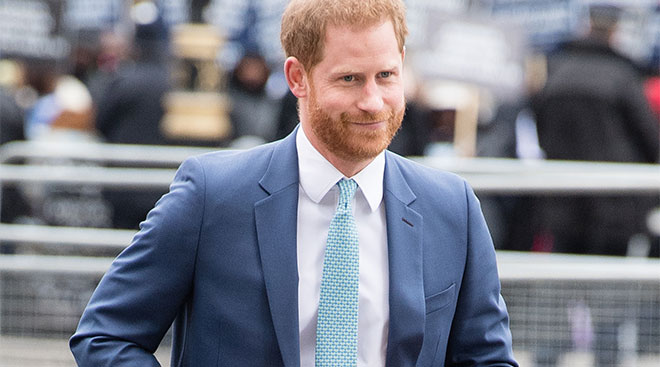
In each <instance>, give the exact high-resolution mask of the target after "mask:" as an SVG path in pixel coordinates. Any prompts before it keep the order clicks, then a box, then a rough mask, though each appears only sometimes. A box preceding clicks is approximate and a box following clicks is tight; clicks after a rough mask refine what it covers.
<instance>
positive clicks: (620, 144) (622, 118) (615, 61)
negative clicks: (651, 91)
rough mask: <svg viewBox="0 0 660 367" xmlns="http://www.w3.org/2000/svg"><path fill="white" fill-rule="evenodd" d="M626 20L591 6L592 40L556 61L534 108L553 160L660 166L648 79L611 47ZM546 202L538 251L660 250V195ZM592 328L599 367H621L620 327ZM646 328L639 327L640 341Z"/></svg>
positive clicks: (602, 323)
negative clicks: (655, 214) (656, 217)
mask: <svg viewBox="0 0 660 367" xmlns="http://www.w3.org/2000/svg"><path fill="white" fill-rule="evenodd" d="M620 13H621V9H619V8H618V7H616V6H612V5H600V4H595V5H592V6H591V7H590V9H589V16H590V21H591V27H590V31H589V33H588V35H587V37H585V38H583V39H578V40H575V41H573V42H570V43H568V44H566V45H565V46H564V47H562V48H561V49H560V50H559V51H558V52H557V53H556V54H553V55H550V57H549V65H548V66H549V68H548V71H549V72H548V80H547V83H546V85H545V87H544V88H543V90H542V91H541V92H540V93H539V94H538V95H536V96H535V98H534V102H533V108H534V112H535V115H536V121H537V127H538V136H539V142H540V145H541V147H542V148H543V150H544V152H545V154H546V157H547V158H548V159H563V160H581V161H607V162H626V163H657V162H658V154H659V141H660V135H659V132H658V130H659V129H658V121H657V119H656V118H655V116H654V115H653V112H652V111H651V108H650V107H649V104H648V101H647V99H646V96H645V94H644V86H643V75H642V74H641V73H640V69H638V68H637V66H636V65H635V64H633V62H632V61H630V60H629V59H627V58H626V57H624V56H622V55H621V54H619V53H618V52H616V51H615V50H614V49H613V48H612V46H611V45H610V43H611V40H612V36H613V34H614V32H615V30H616V26H617V22H618V19H619V16H620ZM541 200H542V202H541V205H539V206H537V209H538V211H539V218H540V221H541V226H542V227H541V228H540V232H539V233H538V234H537V237H536V240H537V241H536V243H535V246H539V247H541V248H543V249H548V250H551V251H554V252H561V253H577V254H592V255H617V256H623V255H634V256H647V255H649V254H650V253H651V252H652V251H654V249H657V238H655V239H654V238H653V237H652V236H651V235H650V234H648V230H647V228H646V216H647V215H648V213H649V211H650V210H651V209H652V208H654V207H656V206H657V205H658V195H657V194H655V195H647V196H641V195H610V194H607V195H601V194H598V195H591V196H578V195H574V196H570V197H560V196H559V197H558V196H551V197H547V198H545V199H541ZM643 310H644V308H642V311H643ZM630 312H633V313H636V312H639V310H630ZM593 323H594V331H593V333H594V337H595V338H594V347H595V351H596V356H595V359H596V364H595V365H596V366H597V367H605V366H618V365H619V363H620V362H621V361H620V358H621V353H619V350H620V348H621V343H622V341H621V336H620V330H621V325H619V324H618V323H617V321H616V319H615V318H611V317H597V316H594V319H593ZM647 327H648V325H639V331H640V333H643V332H644V330H645V328H647ZM640 335H642V334H640ZM644 340H645V339H644V338H643V337H642V338H640V343H644ZM554 358H555V359H556V356H554ZM553 363H554V361H552V363H550V364H544V365H554V364H553Z"/></svg>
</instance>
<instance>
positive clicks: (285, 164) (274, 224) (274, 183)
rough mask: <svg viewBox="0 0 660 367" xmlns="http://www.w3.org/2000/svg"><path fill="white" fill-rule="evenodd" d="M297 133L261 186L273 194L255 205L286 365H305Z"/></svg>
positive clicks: (272, 308) (275, 154) (287, 140)
mask: <svg viewBox="0 0 660 367" xmlns="http://www.w3.org/2000/svg"><path fill="white" fill-rule="evenodd" d="M295 142H296V140H295V131H294V133H292V134H291V135H289V137H287V138H285V139H284V140H283V141H282V142H280V143H279V144H278V145H277V146H276V147H275V148H274V151H273V155H272V157H271V161H270V164H269V167H268V169H267V170H266V173H265V174H264V176H263V178H262V179H261V181H259V184H260V185H261V187H262V188H263V189H264V190H265V191H266V192H267V193H268V194H269V196H268V197H267V198H265V199H263V200H261V201H259V202H257V203H256V204H255V207H254V210H255V219H256V226H257V238H258V242H259V251H260V256H261V263H262V266H263V273H264V281H265V285H266V293H267V295H268V303H269V307H270V311H271V316H272V319H273V325H274V328H275V335H276V337H277V341H278V344H279V347H280V351H281V353H282V360H283V362H284V365H285V366H296V367H297V366H299V365H300V343H299V334H298V264H297V255H296V226H297V225H296V221H297V213H298V182H299V179H298V157H297V152H296V145H295Z"/></svg>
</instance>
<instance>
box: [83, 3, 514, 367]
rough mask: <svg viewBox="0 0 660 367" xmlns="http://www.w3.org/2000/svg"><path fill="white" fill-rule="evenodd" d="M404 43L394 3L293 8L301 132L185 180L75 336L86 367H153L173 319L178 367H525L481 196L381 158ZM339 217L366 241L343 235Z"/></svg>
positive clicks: (204, 159) (206, 165) (397, 99)
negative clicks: (517, 356) (341, 284)
mask: <svg viewBox="0 0 660 367" xmlns="http://www.w3.org/2000/svg"><path fill="white" fill-rule="evenodd" d="M406 32H407V30H406V25H405V11H404V7H403V4H402V2H401V1H400V0H367V1H365V0H293V1H292V2H291V3H290V4H289V6H288V7H287V9H286V11H285V13H284V16H283V21H282V33H281V38H282V43H283V46H284V49H285V51H286V53H287V55H288V58H287V60H286V62H285V66H284V70H285V74H286V77H287V81H288V83H289V87H290V89H291V91H292V93H293V94H294V95H296V97H297V98H298V99H299V108H300V121H301V127H300V128H298V129H296V131H295V132H294V133H293V134H292V135H290V136H289V137H287V138H285V139H284V140H282V141H279V142H275V143H272V144H268V145H265V146H262V147H258V148H256V149H253V150H249V151H245V152H221V153H214V154H210V155H205V156H201V157H195V158H192V159H189V160H188V161H187V162H185V163H184V164H183V165H182V167H181V168H180V169H179V172H178V174H177V176H176V179H175V181H174V183H173V184H172V186H171V190H170V193H169V194H167V195H165V196H164V197H163V198H162V199H161V200H160V202H159V203H158V204H157V205H156V207H155V209H154V210H153V211H152V212H151V213H150V214H149V216H148V218H147V220H146V221H145V222H144V223H143V225H142V229H141V231H140V232H139V233H138V234H137V235H136V237H135V239H134V241H133V243H132V244H131V246H129V247H128V248H127V250H126V251H125V252H124V253H123V254H121V255H120V256H119V258H118V259H117V260H116V261H115V263H114V265H113V266H112V268H111V269H110V270H109V271H108V274H107V275H106V276H105V278H104V279H103V280H102V281H101V283H100V285H99V288H98V289H97V291H96V293H95V294H94V296H93V297H92V299H91V301H90V304H89V306H88V307H87V310H86V311H85V313H84V315H83V317H82V319H81V322H80V326H79V328H78V331H77V333H76V334H75V335H74V336H73V337H72V339H71V346H72V349H73V351H74V354H75V355H76V358H77V360H78V363H79V364H81V365H84V366H88V365H89V366H91V365H94V366H106V365H113V366H117V365H135V366H148V365H156V364H157V362H156V361H155V360H154V359H153V356H152V352H153V351H154V350H155V349H156V347H157V346H158V344H159V343H160V340H161V338H162V337H163V335H164V334H165V332H166V331H167V329H168V327H169V326H170V323H171V322H172V320H174V319H175V317H176V321H175V330H174V341H173V353H172V364H173V365H175V366H179V365H181V366H313V365H316V366H325V365H328V366H356V365H359V366H385V365H387V366H397V367H400V366H414V365H417V366H459V365H460V366H517V364H516V362H515V361H514V360H513V357H512V353H511V336H510V332H509V329H508V316H507V313H506V309H505V306H504V303H503V301H502V299H501V297H500V288H499V280H498V276H497V270H496V265H495V253H494V250H493V246H492V243H491V241H490V237H489V235H488V231H487V228H486V225H485V223H484V220H483V217H482V215H481V212H480V210H479V204H478V202H477V200H476V198H475V197H474V195H473V193H472V192H471V191H470V189H469V188H468V187H467V185H466V184H465V182H464V181H462V180H461V179H459V178H457V177H455V176H453V175H449V174H445V173H441V172H437V171H434V170H431V169H427V168H424V167H421V166H419V165H416V164H414V163H412V162H410V161H407V160H405V159H403V158H401V157H399V156H396V155H394V154H391V153H389V152H384V149H385V148H386V147H387V145H388V143H389V141H390V140H391V138H392V136H393V135H394V133H395V132H396V130H397V129H398V127H399V124H400V122H401V119H402V115H403V110H404V105H405V103H404V98H403V83H402V80H401V78H402V75H401V74H402V70H401V69H402V62H403V57H404V38H405V35H406ZM344 178H351V180H343V179H344ZM340 180H341V181H340ZM338 182H339V186H340V188H339V189H338V188H337V185H336V184H337V183H338ZM355 183H357V185H358V186H359V188H358V189H357V190H358V192H357V194H355V197H354V199H353V200H350V199H347V197H348V198H350V196H351V194H345V193H346V191H345V188H346V187H347V186H348V187H351V188H353V189H355V186H354V185H355ZM338 191H340V192H341V199H342V201H340V202H339V203H340V205H338V204H337V203H338V194H339V192H338ZM352 206H354V207H355V210H354V213H353V210H351V209H350V208H351V207H352ZM346 208H349V210H345V209H346ZM335 209H336V210H337V215H336V216H335V215H334V214H333V213H334V212H335ZM340 212H341V213H342V214H341V215H343V217H342V218H343V219H344V222H346V223H350V222H352V224H356V226H357V229H358V233H357V234H355V233H354V232H352V229H351V228H353V229H354V227H353V226H352V225H348V226H346V227H341V228H339V229H338V228H337V227H336V225H337V223H335V218H337V216H339V215H340ZM353 214H354V216H353ZM333 216H335V218H333ZM348 227H351V228H348ZM338 232H339V233H338ZM342 232H345V233H349V236H348V237H350V241H349V240H346V242H357V243H359V281H357V280H356V279H355V278H353V277H351V276H350V275H355V274H354V270H355V268H354V267H353V266H354V265H355V264H354V262H353V261H354V260H355V256H354V255H355V253H351V254H350V255H346V256H345V258H342V259H340V260H338V259H337V258H335V257H332V256H331V255H330V253H331V252H332V251H331V249H336V247H337V243H336V242H338V241H337V240H336V239H337V238H338V237H340V238H342V239H344V237H342ZM356 238H357V240H358V241H355V239H356ZM326 239H327V246H326ZM339 242H342V241H339ZM326 247H327V248H326ZM340 247H341V246H340ZM347 247H348V246H347ZM326 250H327V253H325V252H326ZM343 250H346V253H348V251H349V249H341V250H340V251H343ZM350 250H351V251H353V250H355V248H354V247H351V248H350ZM355 251H358V250H355ZM324 253H325V254H324ZM330 259H333V260H330ZM333 261H334V262H333ZM349 263H350V264H349ZM336 268H340V269H341V270H340V271H338V272H333V270H336ZM349 268H350V271H344V270H343V269H349ZM329 274H332V275H329ZM333 277H336V278H342V279H344V280H346V282H347V284H348V283H350V285H351V288H350V290H344V289H337V288H332V285H333V283H332V282H333V280H334V278H333ZM349 278H350V279H349ZM351 282H358V283H359V284H358V286H357V289H356V287H353V286H354V285H355V284H357V283H351ZM328 284H331V285H330V286H329V285H328ZM334 285H336V284H334ZM328 288H331V289H334V290H336V291H337V292H335V294H332V295H329V294H330V293H332V292H328ZM358 289H359V290H358ZM354 292H355V293H354ZM333 297H334V298H333ZM349 297H355V298H350V299H349ZM358 298H359V300H358ZM335 301H337V302H336V303H332V302H335ZM356 303H357V306H359V307H355V306H356ZM328 304H330V305H331V306H330V307H328ZM333 308H334V309H333ZM321 309H323V310H321ZM338 310H340V311H338ZM333 311H337V312H342V313H341V315H340V316H339V317H334V315H335V314H333ZM355 312H358V316H357V317H354V316H355ZM317 324H318V329H317ZM328 331H329V332H328ZM333 332H334V333H333ZM337 335H341V337H345V338H344V339H341V340H337V343H336V344H332V343H330V344H328V343H327V341H328V340H329V339H332V338H334V337H337Z"/></svg>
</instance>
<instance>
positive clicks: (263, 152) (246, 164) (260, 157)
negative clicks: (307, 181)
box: [188, 143, 275, 172]
mask: <svg viewBox="0 0 660 367" xmlns="http://www.w3.org/2000/svg"><path fill="white" fill-rule="evenodd" d="M274 144H275V143H269V144H265V145H260V146H258V147H255V148H251V149H247V150H233V149H226V150H217V151H214V152H209V153H204V154H200V155H196V156H193V157H190V158H188V160H196V161H197V162H199V164H200V165H201V166H202V167H203V169H204V170H208V169H210V170H218V169H219V170H221V171H225V172H226V171H228V170H232V169H235V170H239V171H250V170H254V169H256V168H257V167H259V166H260V165H264V166H266V165H268V162H269V160H270V157H271V154H272V152H273V149H274V146H275V145H274Z"/></svg>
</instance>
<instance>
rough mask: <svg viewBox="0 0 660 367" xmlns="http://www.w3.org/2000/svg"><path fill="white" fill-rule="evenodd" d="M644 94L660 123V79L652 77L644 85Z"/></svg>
mask: <svg viewBox="0 0 660 367" xmlns="http://www.w3.org/2000/svg"><path fill="white" fill-rule="evenodd" d="M644 93H645V94H646V99H647V100H648V101H649V105H650V106H651V109H652V110H653V112H654V113H655V115H656V116H658V122H660V77H657V76H655V77H651V78H649V79H648V80H647V81H646V82H645V83H644Z"/></svg>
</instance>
